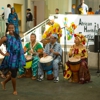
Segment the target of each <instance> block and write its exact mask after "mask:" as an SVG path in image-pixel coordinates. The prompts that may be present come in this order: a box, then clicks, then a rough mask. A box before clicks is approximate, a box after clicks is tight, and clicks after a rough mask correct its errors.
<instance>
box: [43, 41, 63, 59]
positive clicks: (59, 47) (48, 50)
mask: <svg viewBox="0 0 100 100" xmlns="http://www.w3.org/2000/svg"><path fill="white" fill-rule="evenodd" d="M51 48H52V49H53V50H54V51H55V52H58V53H59V54H60V55H62V48H61V45H60V44H59V43H58V42H56V43H55V44H54V45H51V43H48V44H47V45H46V46H45V49H44V52H45V53H46V54H48V55H50V56H52V57H53V58H56V55H54V54H53V53H51V52H50V49H51ZM57 58H58V59H61V58H60V56H58V57H57Z"/></svg>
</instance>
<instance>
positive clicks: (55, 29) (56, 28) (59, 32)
mask: <svg viewBox="0 0 100 100" xmlns="http://www.w3.org/2000/svg"><path fill="white" fill-rule="evenodd" d="M55 33H56V34H57V35H58V41H60V37H61V36H62V29H61V27H60V25H59V24H58V23H54V24H53V25H50V27H49V28H48V29H47V30H46V31H45V32H44V33H43V36H42V38H43V39H46V38H47V37H49V36H50V35H51V34H55Z"/></svg>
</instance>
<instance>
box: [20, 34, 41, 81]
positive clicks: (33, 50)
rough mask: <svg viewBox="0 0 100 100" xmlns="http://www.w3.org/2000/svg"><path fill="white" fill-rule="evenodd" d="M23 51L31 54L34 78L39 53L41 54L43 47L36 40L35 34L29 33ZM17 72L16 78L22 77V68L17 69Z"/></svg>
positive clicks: (23, 73) (33, 76) (33, 77)
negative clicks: (28, 38)
mask: <svg viewBox="0 0 100 100" xmlns="http://www.w3.org/2000/svg"><path fill="white" fill-rule="evenodd" d="M24 52H25V53H27V55H32V57H33V58H32V66H31V69H32V79H33V80H35V79H36V75H37V69H38V62H39V54H43V47H42V45H41V44H40V43H38V42H37V41H36V35H35V34H33V33H32V34H31V35H30V42H29V43H27V44H26V45H25V47H24ZM19 74H20V76H18V78H22V77H24V75H25V71H24V68H23V69H22V68H21V69H19Z"/></svg>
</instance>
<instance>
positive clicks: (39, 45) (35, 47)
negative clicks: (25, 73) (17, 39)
mask: <svg viewBox="0 0 100 100" xmlns="http://www.w3.org/2000/svg"><path fill="white" fill-rule="evenodd" d="M25 47H26V48H27V52H26V53H27V54H28V55H30V53H29V52H28V51H29V50H30V49H31V47H30V42H29V43H27V44H26V45H25ZM42 48H43V47H42V46H41V44H40V43H37V44H36V45H35V46H34V47H33V51H35V52H37V50H38V49H42Z"/></svg>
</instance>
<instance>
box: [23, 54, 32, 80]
mask: <svg viewBox="0 0 100 100" xmlns="http://www.w3.org/2000/svg"><path fill="white" fill-rule="evenodd" d="M25 58H26V66H24V68H25V77H27V78H29V77H32V70H31V66H32V56H31V55H26V56H25Z"/></svg>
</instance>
